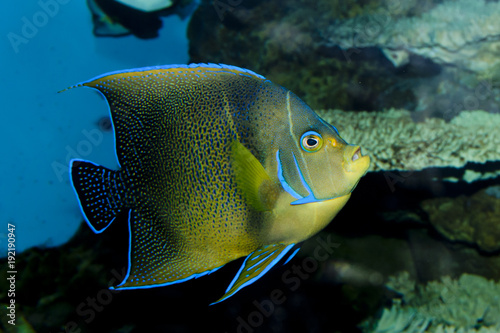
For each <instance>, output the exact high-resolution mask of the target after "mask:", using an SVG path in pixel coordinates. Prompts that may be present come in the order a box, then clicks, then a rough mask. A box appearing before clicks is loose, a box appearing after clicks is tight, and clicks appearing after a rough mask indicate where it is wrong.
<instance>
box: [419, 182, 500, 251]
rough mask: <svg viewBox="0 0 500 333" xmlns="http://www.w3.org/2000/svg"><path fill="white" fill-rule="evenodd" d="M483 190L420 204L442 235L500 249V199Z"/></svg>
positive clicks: (481, 247)
mask: <svg viewBox="0 0 500 333" xmlns="http://www.w3.org/2000/svg"><path fill="white" fill-rule="evenodd" d="M486 191H487V189H485V190H481V191H479V192H477V193H475V194H474V195H472V196H470V197H467V196H459V197H457V198H435V199H429V200H426V201H424V202H422V204H421V206H422V208H423V209H424V210H425V211H426V212H427V213H428V214H429V219H430V223H431V224H432V225H433V226H434V227H435V228H436V230H437V231H438V232H439V233H440V234H441V235H443V236H444V237H445V238H447V239H449V240H451V241H459V242H466V243H468V244H471V245H475V246H477V247H478V248H479V249H481V250H483V251H487V252H495V251H499V250H500V199H498V198H497V197H495V196H492V195H489V194H488V193H487V192H486Z"/></svg>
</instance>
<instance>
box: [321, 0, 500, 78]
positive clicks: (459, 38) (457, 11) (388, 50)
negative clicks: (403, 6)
mask: <svg viewBox="0 0 500 333" xmlns="http://www.w3.org/2000/svg"><path fill="white" fill-rule="evenodd" d="M396 6H397V5H396ZM396 10H397V7H395V8H391V7H388V8H387V9H386V10H385V11H383V12H382V13H379V14H374V13H363V14H362V15H360V16H358V17H356V18H351V19H347V20H343V21H339V22H337V23H336V24H332V25H331V27H330V28H329V31H330V33H329V34H328V35H329V36H331V37H330V42H331V43H332V44H334V45H339V46H341V47H342V48H344V49H349V48H364V47H374V46H376V47H379V48H381V49H382V50H384V51H385V52H384V53H385V54H386V55H387V56H388V60H390V61H392V62H393V64H394V65H395V66H400V65H402V64H404V63H405V61H401V60H400V59H401V58H403V59H405V58H408V55H404V53H413V54H417V55H420V56H423V57H425V58H428V59H431V60H432V61H434V62H436V63H438V64H441V65H451V66H455V67H459V68H462V69H464V70H468V71H473V72H476V73H484V74H486V73H487V72H489V71H491V70H492V69H495V68H497V67H498V66H499V65H500V57H499V56H500V21H499V20H498V16H497V13H498V12H500V3H498V2H493V1H485V0H477V1H469V0H457V1H444V2H443V3H441V4H439V5H437V6H435V7H434V8H433V9H431V10H429V11H428V12H425V13H422V15H419V16H417V17H415V16H413V17H408V16H407V17H401V18H398V17H395V15H394V14H395V12H396ZM375 23H377V24H376V28H377V31H374V32H373V33H372V34H370V36H364V38H362V37H363V36H360V34H362V33H363V32H365V33H367V32H366V28H367V26H369V27H371V26H373V25H375ZM372 28H373V27H372ZM353 32H354V36H353ZM367 37H368V38H367ZM498 74H500V73H498Z"/></svg>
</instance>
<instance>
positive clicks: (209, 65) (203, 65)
mask: <svg viewBox="0 0 500 333" xmlns="http://www.w3.org/2000/svg"><path fill="white" fill-rule="evenodd" d="M169 68H186V69H192V68H213V69H222V70H223V69H231V70H237V71H241V72H242V73H241V75H245V73H246V74H250V75H253V76H255V77H257V78H259V79H262V80H266V78H265V77H264V76H262V75H260V74H257V73H255V72H253V71H251V70H249V69H245V68H241V67H237V66H232V65H224V64H214V63H199V64H187V65H186V64H173V65H160V66H148V67H138V68H129V69H122V70H117V71H112V72H108V73H104V74H101V75H98V76H96V77H94V78H92V79H90V80H87V81H83V82H80V83H78V84H76V85H75V86H74V87H78V86H80V85H83V84H85V83H88V82H92V81H94V80H97V79H100V78H103V77H106V76H109V75H115V74H123V73H129V72H145V71H151V70H158V69H169Z"/></svg>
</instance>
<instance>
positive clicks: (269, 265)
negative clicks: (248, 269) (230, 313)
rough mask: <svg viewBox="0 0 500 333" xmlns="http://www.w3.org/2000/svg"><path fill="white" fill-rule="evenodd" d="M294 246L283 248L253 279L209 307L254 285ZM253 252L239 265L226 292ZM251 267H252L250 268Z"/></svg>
mask: <svg viewBox="0 0 500 333" xmlns="http://www.w3.org/2000/svg"><path fill="white" fill-rule="evenodd" d="M294 246H295V244H289V245H288V246H287V247H285V248H284V249H283V250H281V253H280V254H279V255H278V256H277V257H276V259H274V260H273V261H272V262H271V263H269V264H268V265H267V266H266V267H265V268H264V269H263V270H262V271H261V272H260V273H259V274H258V275H257V276H255V277H254V278H253V279H250V280H248V281H247V282H246V283H244V284H242V285H241V286H240V287H239V288H238V289H237V290H236V291H235V292H234V293H232V294H231V295H228V296H226V297H223V298H221V299H219V300H218V301H216V302H213V303H210V305H214V304H217V303H220V302H222V301H224V300H226V299H228V298H229V297H231V296H233V295H234V294H236V293H237V292H238V291H240V290H241V289H243V288H244V287H246V286H248V285H250V284H252V283H254V282H255V281H257V280H258V279H260V278H261V277H262V276H263V275H264V274H266V273H267V272H268V271H269V270H270V269H271V268H273V267H274V266H275V265H276V264H277V263H278V262H279V261H280V260H281V259H282V258H283V257H284V256H285V255H286V254H287V252H288V251H290V249H291V248H293V247H294ZM254 253H255V251H254V252H252V253H250V254H249V255H248V256H247V257H246V258H245V261H243V264H242V265H241V267H240V269H239V270H238V273H236V276H235V277H234V278H233V281H231V283H230V284H229V287H227V289H226V292H228V291H229V290H230V289H231V287H232V286H233V285H234V284H235V283H236V281H237V280H238V278H239V277H240V274H241V272H242V271H243V269H244V268H245V264H246V262H247V260H248V259H249V258H250V257H251V256H252V254H254ZM252 267H253V266H252Z"/></svg>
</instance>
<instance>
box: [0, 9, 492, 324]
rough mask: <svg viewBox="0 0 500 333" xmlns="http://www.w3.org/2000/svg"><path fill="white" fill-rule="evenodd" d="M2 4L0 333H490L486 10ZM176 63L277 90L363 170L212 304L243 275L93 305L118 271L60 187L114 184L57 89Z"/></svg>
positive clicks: (113, 251) (92, 121) (88, 117)
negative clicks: (323, 219)
mask: <svg viewBox="0 0 500 333" xmlns="http://www.w3.org/2000/svg"><path fill="white" fill-rule="evenodd" d="M131 2H132V3H150V4H152V3H154V1H131ZM0 6H1V9H2V12H3V13H4V14H5V15H4V20H3V21H2V23H1V24H0V26H1V27H2V36H3V38H2V41H1V46H0V47H1V52H0V57H1V60H2V62H1V63H2V68H3V80H1V83H0V84H1V85H2V87H1V88H2V89H1V90H0V91H2V97H3V98H2V101H3V103H4V104H3V106H2V115H3V118H2V119H3V121H2V122H1V125H0V126H1V131H0V133H1V134H0V135H1V139H2V142H3V145H2V147H3V149H4V154H3V156H4V158H3V159H2V161H3V163H2V165H1V171H2V172H1V174H2V178H1V179H2V181H1V190H2V191H1V195H0V219H1V220H2V221H3V223H2V228H3V229H2V230H0V247H1V249H2V250H1V252H0V256H1V257H2V259H1V262H0V279H1V281H2V282H1V285H2V288H1V289H0V303H1V304H2V305H1V309H0V310H1V311H0V312H1V313H0V315H1V317H0V321H1V325H2V326H1V331H2V332H124V333H125V332H194V331H204V332H380V333H381V332H447V333H448V332H500V178H499V173H500V149H499V148H498V147H499V145H500V131H499V129H500V114H499V112H500V108H499V106H500V86H499V83H498V82H499V79H500V2H499V1H495V0H489V1H486V0H478V1H472V0H468V1H467V0H427V1H413V0H408V1H398V0H365V1H335V0H329V1H326V0H324V1H322V0H320V1H315V2H314V4H312V3H311V2H308V1H304V0H290V1H261V0H200V1H199V2H193V1H187V0H183V1H163V2H162V4H161V5H160V6H159V7H154V10H153V11H149V12H148V11H146V10H138V9H133V8H132V9H131V8H130V7H129V6H126V5H123V4H119V3H117V2H116V1H102V0H101V1H97V0H95V1H94V0H89V1H87V2H85V1H77V0H40V1H24V2H23V5H22V6H20V5H18V4H17V5H16V4H13V3H10V2H3V3H1V4H0ZM192 62H194V63H198V62H203V63H207V62H208V63H223V64H230V65H235V66H240V67H242V68H248V69H250V70H252V71H254V72H256V73H259V74H262V75H264V76H266V77H267V78H269V79H270V80H272V81H273V82H275V83H277V84H280V85H283V86H284V87H286V88H288V89H290V90H291V91H293V92H294V93H296V94H297V95H298V96H299V97H300V98H302V99H303V100H304V101H305V102H306V103H308V104H309V105H310V106H311V107H312V108H313V109H314V110H316V111H317V112H318V114H319V115H320V116H321V117H323V118H324V119H325V120H327V121H328V122H330V123H331V124H333V125H335V126H336V127H337V128H338V129H339V132H340V134H341V136H342V137H343V138H345V139H346V140H347V141H348V142H353V143H356V144H359V145H360V146H362V147H363V149H364V152H365V153H367V154H369V155H370V157H371V159H372V164H371V168H370V170H369V172H368V173H367V175H366V176H365V177H363V178H362V179H361V181H360V183H359V185H358V186H357V188H356V190H355V191H354V192H353V195H352V198H351V199H350V201H349V202H348V203H347V205H346V207H345V208H344V209H343V210H342V211H341V212H340V214H339V215H338V216H337V217H336V218H335V219H334V221H333V222H332V223H331V224H330V225H328V226H327V227H326V228H325V229H324V230H323V231H322V232H320V233H319V234H318V235H316V236H313V237H312V238H311V239H309V240H308V241H306V242H305V243H304V245H303V247H302V249H301V251H300V252H299V253H298V254H297V256H296V257H295V258H294V259H292V260H291V261H290V263H288V264H287V265H286V266H282V267H276V268H274V269H273V270H272V271H270V272H269V273H268V274H267V275H266V276H265V277H263V278H262V279H260V280H259V281H258V282H256V283H254V284H253V285H251V286H249V287H247V288H245V289H243V290H242V291H241V292H239V293H238V294H237V295H235V296H233V297H232V298H230V299H228V300H227V301H224V302H222V303H220V304H217V305H213V306H208V304H209V303H210V302H211V301H213V300H214V299H216V298H217V296H218V295H220V294H221V292H223V290H224V289H225V287H226V286H227V284H228V282H229V281H230V280H231V279H232V277H233V276H234V273H235V271H237V270H238V268H239V266H240V265H241V261H235V262H232V263H230V264H227V265H226V266H224V268H222V269H220V270H219V271H217V272H215V273H213V274H210V275H207V276H205V277H202V278H200V279H196V280H191V281H188V282H185V283H182V284H179V285H173V286H168V287H163V288H152V289H144V290H130V291H118V290H115V291H110V290H109V289H108V286H110V285H115V284H116V283H117V282H118V281H121V280H122V279H123V276H124V274H125V272H124V271H125V269H126V258H125V257H124V254H125V253H126V251H127V246H128V244H127V240H128V235H127V232H128V231H127V228H126V227H125V226H123V227H122V228H120V226H114V227H115V229H114V232H113V233H103V234H101V235H95V234H93V233H92V232H91V230H90V229H89V228H88V226H87V225H85V223H82V222H83V218H82V215H81V212H80V209H79V207H78V203H77V200H76V198H75V196H74V193H73V191H72V189H71V186H70V184H69V175H68V163H69V161H70V159H73V158H85V159H89V160H92V161H94V162H96V163H99V164H101V165H105V166H107V167H109V168H112V169H116V168H117V161H116V160H115V154H114V153H113V149H114V147H113V132H112V129H111V125H110V121H109V114H108V108H107V106H106V105H105V103H103V99H102V97H101V96H100V95H99V94H97V93H93V92H89V90H84V89H82V90H79V89H72V90H69V91H65V92H62V93H58V92H59V91H61V90H63V89H65V88H67V87H69V86H72V85H74V84H76V83H78V82H81V81H83V80H87V79H90V78H92V77H95V76H97V75H99V74H102V73H106V72H110V71H114V70H120V69H126V68H137V67H143V66H153V65H163V64H187V63H192ZM10 244H12V245H10ZM9 248H10V249H11V250H12V249H15V256H12V255H10V257H9V256H8V251H7V250H8V249H9ZM319 251H325V252H326V253H327V254H328V256H327V258H325V257H324V256H318V253H319ZM11 257H13V258H11ZM10 265H14V266H10ZM12 272H15V273H12ZM12 276H14V278H11V277H12ZM4 286H5V287H6V288H4ZM12 300H15V311H14V312H12V311H11V309H12V307H10V308H9V305H10V304H12V303H11V302H12ZM12 313H15V324H16V325H12V324H11V323H10V322H9V321H11V320H12V316H9V315H12Z"/></svg>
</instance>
